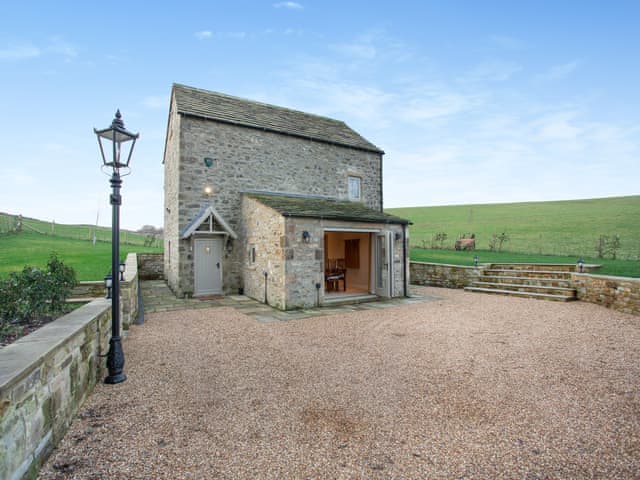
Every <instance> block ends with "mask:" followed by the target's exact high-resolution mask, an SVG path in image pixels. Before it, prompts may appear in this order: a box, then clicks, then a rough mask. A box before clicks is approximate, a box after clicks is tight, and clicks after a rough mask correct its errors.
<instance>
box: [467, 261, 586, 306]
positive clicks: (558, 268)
mask: <svg viewBox="0 0 640 480" xmlns="http://www.w3.org/2000/svg"><path fill="white" fill-rule="evenodd" d="M572 272H575V265H569V264H525V263H513V264H506V263H505V264H503V263H501V264H492V265H490V266H488V267H486V268H484V269H483V270H482V273H481V274H480V277H479V278H478V280H476V281H474V282H473V283H472V284H471V285H470V286H468V287H465V290H467V291H469V292H480V293H494V294H500V295H512V296H518V297H526V298H538V299H542V300H554V301H559V302H568V301H571V300H576V299H577V296H576V290H575V288H571V273H572Z"/></svg>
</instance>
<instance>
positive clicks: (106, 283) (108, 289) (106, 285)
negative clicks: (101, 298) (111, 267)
mask: <svg viewBox="0 0 640 480" xmlns="http://www.w3.org/2000/svg"><path fill="white" fill-rule="evenodd" d="M111 286H112V283H111V274H110V273H107V274H106V275H105V276H104V288H105V290H106V292H107V296H106V297H105V298H111Z"/></svg>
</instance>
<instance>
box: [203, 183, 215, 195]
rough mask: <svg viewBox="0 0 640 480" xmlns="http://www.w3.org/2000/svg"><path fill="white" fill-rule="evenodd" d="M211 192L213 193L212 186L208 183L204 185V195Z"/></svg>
mask: <svg viewBox="0 0 640 480" xmlns="http://www.w3.org/2000/svg"><path fill="white" fill-rule="evenodd" d="M212 193H213V188H211V187H210V186H209V185H207V186H206V187H204V194H205V195H207V196H210V195H211V194H212Z"/></svg>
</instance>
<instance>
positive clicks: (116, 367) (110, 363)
mask: <svg viewBox="0 0 640 480" xmlns="http://www.w3.org/2000/svg"><path fill="white" fill-rule="evenodd" d="M107 368H108V369H109V375H108V376H107V378H105V379H104V383H108V384H110V385H113V384H115V383H120V382H124V381H125V380H126V379H127V376H126V375H125V374H124V373H123V372H122V371H123V370H124V351H123V350H122V343H121V342H120V337H111V340H109V352H108V353H107Z"/></svg>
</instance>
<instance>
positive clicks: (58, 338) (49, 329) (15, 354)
mask: <svg viewBox="0 0 640 480" xmlns="http://www.w3.org/2000/svg"><path fill="white" fill-rule="evenodd" d="M110 308H111V300H107V299H96V300H94V301H92V302H91V303H88V304H87V305H83V306H82V307H80V308H78V309H76V310H74V311H73V312H70V313H68V314H67V315H64V316H62V317H60V318H58V319H57V320H54V321H53V322H51V323H48V324H46V325H44V326H43V327H41V328H39V329H38V330H36V331H35V332H32V333H30V334H29V335H26V336H24V337H22V338H21V339H19V340H17V341H16V342H14V343H12V344H10V345H7V346H6V347H4V348H2V349H0V397H1V396H2V395H3V393H4V392H5V390H7V389H9V388H10V387H12V386H13V385H14V384H16V383H17V382H19V381H20V380H22V379H23V378H24V377H25V376H27V375H28V374H29V373H30V372H31V371H33V370H34V369H35V368H37V367H38V366H39V365H40V364H42V363H43V362H44V359H45V358H46V357H47V356H48V355H49V354H50V353H51V352H52V351H54V350H56V349H57V348H58V347H60V346H61V345H63V344H64V343H65V342H67V341H68V340H69V339H70V338H72V337H73V336H75V335H76V334H77V333H79V332H80V331H82V330H83V329H84V328H85V327H86V325H87V324H89V323H90V322H92V321H93V320H95V319H96V318H97V317H98V316H99V315H101V314H102V313H103V312H104V311H105V310H109V309H110Z"/></svg>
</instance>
